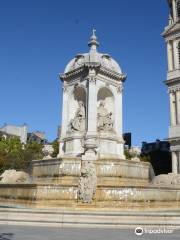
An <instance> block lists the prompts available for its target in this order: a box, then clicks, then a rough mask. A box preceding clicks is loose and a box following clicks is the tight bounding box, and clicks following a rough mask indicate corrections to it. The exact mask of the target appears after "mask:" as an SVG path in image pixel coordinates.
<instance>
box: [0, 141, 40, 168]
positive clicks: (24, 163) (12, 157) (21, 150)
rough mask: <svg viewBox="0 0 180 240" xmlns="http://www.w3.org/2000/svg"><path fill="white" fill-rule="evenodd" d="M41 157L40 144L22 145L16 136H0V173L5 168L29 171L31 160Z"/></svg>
mask: <svg viewBox="0 0 180 240" xmlns="http://www.w3.org/2000/svg"><path fill="white" fill-rule="evenodd" d="M42 157H43V155H42V145H41V144H38V143H36V142H32V143H28V144H26V145H23V144H21V142H20V140H19V138H17V137H10V138H7V139H4V138H3V137H1V138H0V173H1V172H4V171H5V170H7V169H16V170H24V171H29V170H30V166H31V161H32V160H35V159H41V158H42Z"/></svg>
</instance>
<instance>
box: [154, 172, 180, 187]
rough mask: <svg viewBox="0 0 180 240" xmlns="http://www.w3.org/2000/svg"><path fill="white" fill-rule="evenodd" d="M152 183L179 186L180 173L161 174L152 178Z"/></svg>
mask: <svg viewBox="0 0 180 240" xmlns="http://www.w3.org/2000/svg"><path fill="white" fill-rule="evenodd" d="M151 184H153V185H159V186H169V185H170V186H178V187H180V174H173V173H169V174H161V175H158V176H156V177H154V179H153V180H152V182H151Z"/></svg>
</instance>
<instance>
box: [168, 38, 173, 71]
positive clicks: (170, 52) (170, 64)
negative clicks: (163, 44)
mask: <svg viewBox="0 0 180 240" xmlns="http://www.w3.org/2000/svg"><path fill="white" fill-rule="evenodd" d="M167 59H168V71H172V70H173V49H172V43H171V42H170V41H168V42H167Z"/></svg>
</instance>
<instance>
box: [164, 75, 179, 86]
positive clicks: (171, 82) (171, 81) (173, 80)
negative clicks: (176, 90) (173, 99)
mask: <svg viewBox="0 0 180 240" xmlns="http://www.w3.org/2000/svg"><path fill="white" fill-rule="evenodd" d="M164 83H165V84H166V85H167V86H171V85H175V84H180V78H179V77H178V78H174V79H170V80H165V81H164Z"/></svg>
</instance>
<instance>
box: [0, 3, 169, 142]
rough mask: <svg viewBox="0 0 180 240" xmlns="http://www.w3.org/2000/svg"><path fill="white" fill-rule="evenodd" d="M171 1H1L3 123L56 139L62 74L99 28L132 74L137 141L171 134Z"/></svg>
mask: <svg viewBox="0 0 180 240" xmlns="http://www.w3.org/2000/svg"><path fill="white" fill-rule="evenodd" d="M167 21H168V6H167V3H166V1H164V0H158V1H157V0H151V1H144V0H137V1H132V0H126V1H123V0H111V1H100V0H99V1H97V0H91V1H85V0H76V1H73V0H71V1H59V0H31V1H27V0H26V1H25V0H16V1H13V0H6V1H1V2H0V32H1V37H0V83H1V94H0V109H1V111H0V112H1V113H0V126H2V125H3V124H4V123H9V124H18V125H20V124H23V123H24V122H25V123H27V124H28V126H29V131H34V130H42V131H45V133H46V136H47V137H48V139H49V140H53V139H54V138H56V133H57V126H58V125H59V124H60V122H61V105H62V90H61V87H62V86H61V83H60V81H59V80H58V73H62V72H63V70H64V68H65V66H66V64H67V63H68V61H69V60H70V59H71V58H72V57H73V56H74V55H76V54H77V53H83V52H87V51H88V46H87V42H88V40H89V37H90V35H91V30H92V28H93V27H95V28H96V30H97V36H98V40H99V42H100V44H101V46H100V47H99V51H100V52H104V53H108V54H110V55H111V56H112V57H113V58H114V59H116V60H117V61H118V62H119V64H120V66H121V68H122V70H123V72H124V73H127V75H128V77H127V81H126V82H125V88H124V98H123V113H124V114H123V125H124V132H129V131H130V132H132V138H133V144H134V145H141V142H142V141H154V140H156V139H157V138H160V139H164V138H166V137H167V136H168V125H169V103H168V95H167V88H166V86H165V85H164V83H163V81H164V80H165V79H166V71H167V63H166V46H165V43H164V40H163V38H162V37H161V33H162V31H163V29H164V27H165V26H166V25H167Z"/></svg>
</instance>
